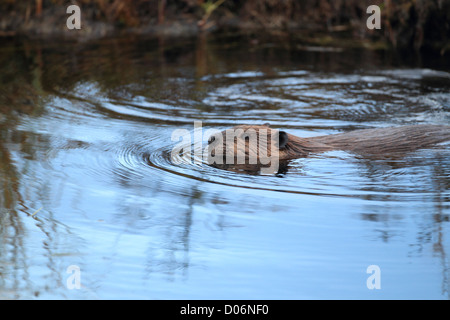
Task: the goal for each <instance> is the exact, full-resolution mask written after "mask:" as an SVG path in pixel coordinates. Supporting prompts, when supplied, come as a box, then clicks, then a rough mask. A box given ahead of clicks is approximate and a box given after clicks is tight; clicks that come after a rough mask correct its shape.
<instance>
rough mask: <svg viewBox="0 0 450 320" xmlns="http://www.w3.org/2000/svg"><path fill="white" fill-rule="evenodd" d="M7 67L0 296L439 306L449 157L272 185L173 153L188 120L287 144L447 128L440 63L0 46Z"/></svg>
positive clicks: (257, 49)
mask: <svg viewBox="0 0 450 320" xmlns="http://www.w3.org/2000/svg"><path fill="white" fill-rule="evenodd" d="M0 68H1V72H0V80H1V83H0V111H1V114H0V137H1V138H0V182H1V185H2V192H1V193H0V219H1V220H0V298H1V299H28V298H32V299H34V298H38V299H45V298H57V299H66V298H69V299H95V298H101V299H116V298H137V299H199V298H206V299H302V298H308V299H340V298H344V299H346V298H352V299H353V298H357V299H379V298H383V299H395V298H401V299H410V298H411V299H416V298H425V299H448V298H449V289H450V282H449V281H450V280H449V276H450V274H449V271H450V270H449V262H450V261H449V257H448V256H447V252H448V249H449V247H450V240H449V231H450V230H449V214H450V157H449V156H450V150H449V148H448V145H447V146H446V145H444V146H440V147H438V148H434V149H429V150H420V151H417V152H414V153H411V154H408V155H406V156H405V157H403V158H386V159H368V158H364V157H362V156H359V155H355V154H351V153H347V152H344V151H333V152H328V153H324V154H318V155H313V156H311V157H309V158H304V159H298V160H295V161H292V162H291V163H290V164H289V167H288V170H287V172H286V173H284V174H281V175H278V176H275V175H249V174H244V173H235V172H229V171H223V170H219V169H215V168H211V167H208V166H205V165H204V164H203V163H202V161H197V160H199V159H196V158H195V157H193V158H192V161H191V162H186V161H185V162H181V163H180V162H178V161H176V160H179V159H176V156H172V155H171V151H172V149H173V147H174V145H175V144H176V143H177V141H178V140H177V141H172V140H171V137H172V133H173V132H174V131H175V130H177V129H185V130H187V132H189V133H191V134H192V136H193V135H194V121H201V122H202V131H201V132H200V134H202V133H203V134H205V133H206V130H207V129H212V128H216V129H225V128H228V127H231V126H234V125H236V124H247V123H253V124H261V123H265V122H270V123H271V125H272V127H276V128H283V129H284V130H286V131H288V132H289V133H293V134H296V135H298V136H315V135H322V134H332V133H337V132H343V131H347V130H351V129H358V128H372V127H386V126H394V125H401V124H402V125H403V124H415V123H436V124H449V123H450V90H449V89H450V73H449V72H448V70H449V65H448V62H447V61H446V59H445V58H444V57H439V56H437V57H434V56H433V57H413V58H411V59H408V60H404V59H400V58H399V57H398V56H396V55H395V54H391V53H388V52H376V51H368V50H367V51H366V50H355V49H330V48H312V47H305V46H299V45H298V44H296V43H293V42H284V41H283V42H279V41H276V40H273V41H260V42H259V43H256V42H255V41H249V39H241V38H239V39H238V38H218V39H204V38H200V39H195V40H168V39H166V40H161V39H160V40H151V39H111V40H102V41H96V42H86V43H79V44H70V43H64V42H53V43H52V42H46V43H44V42H40V43H36V42H29V41H19V40H14V41H11V40H10V41H6V40H2V46H1V49H0ZM195 132H198V131H195ZM205 141H206V138H205ZM195 148H198V146H193V150H195ZM370 265H377V266H378V267H379V269H380V271H381V276H380V278H379V279H380V281H381V282H380V283H381V288H380V289H372V290H370V289H368V287H367V279H368V278H369V276H371V274H369V273H367V268H368V267H369V266H370ZM73 268H75V269H77V268H78V269H77V270H79V271H80V273H79V274H80V276H81V287H80V288H79V289H77V288H74V289H71V288H73V286H72V287H71V285H70V284H75V282H71V280H72V279H73V278H71V277H72V276H73V275H75V274H76V273H73V272H72V270H74V269H73ZM68 280H69V284H68Z"/></svg>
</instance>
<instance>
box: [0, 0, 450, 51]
mask: <svg viewBox="0 0 450 320" xmlns="http://www.w3.org/2000/svg"><path fill="white" fill-rule="evenodd" d="M70 4H77V5H79V6H80V8H81V12H82V30H81V32H78V33H77V34H75V33H73V32H69V31H68V30H67V28H66V26H65V22H66V19H67V17H68V14H67V13H66V8H67V6H68V5H70ZM373 4H376V5H378V6H379V7H380V9H381V29H380V30H376V29H374V30H369V29H368V28H367V26H366V21H367V19H368V17H369V16H370V14H368V13H367V12H366V10H367V7H368V6H369V5H373ZM224 30H233V31H239V32H258V31H262V30H263V31H264V32H271V33H275V32H288V33H291V32H300V31H307V32H310V31H312V32H321V33H324V32H325V33H329V34H337V33H340V34H342V33H345V35H346V36H348V37H351V38H353V39H364V40H376V41H385V42H386V43H389V44H390V45H392V46H394V47H402V48H415V49H420V48H424V47H430V48H434V49H438V50H441V51H442V52H443V53H445V51H446V50H450V46H449V44H448V43H449V42H450V41H449V40H450V0H399V1H394V0H363V1H361V0H245V1H238V0H171V1H169V0H78V1H67V0H30V1H19V0H0V34H1V35H3V36H13V35H17V34H25V35H30V36H57V35H61V36H77V37H79V36H87V37H98V36H104V35H107V34H111V33H117V32H135V33H156V34H195V33H198V32H214V31H224Z"/></svg>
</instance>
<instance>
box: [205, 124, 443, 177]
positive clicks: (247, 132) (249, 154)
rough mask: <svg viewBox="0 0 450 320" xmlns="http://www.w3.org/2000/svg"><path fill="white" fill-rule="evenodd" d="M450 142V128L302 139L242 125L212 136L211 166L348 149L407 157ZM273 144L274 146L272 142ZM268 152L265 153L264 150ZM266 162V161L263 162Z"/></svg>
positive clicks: (403, 128)
mask: <svg viewBox="0 0 450 320" xmlns="http://www.w3.org/2000/svg"><path fill="white" fill-rule="evenodd" d="M449 140H450V126H447V125H432V124H422V125H408V126H399V127H388V128H375V129H359V130H355V131H350V132H345V133H338V134H331V135H325V136H317V137H311V138H301V137H297V136H295V135H292V134H289V133H286V132H285V131H280V130H278V129H272V128H270V126H269V124H263V125H239V126H236V127H233V128H231V129H227V130H224V131H221V132H220V133H218V134H215V135H213V136H211V137H210V138H209V140H208V144H209V145H210V155H211V157H210V164H212V165H213V166H217V167H221V166H222V167H223V166H227V168H229V166H230V165H264V164H268V161H267V159H272V160H273V159H274V157H276V160H277V161H280V162H284V161H289V160H292V159H296V158H301V157H307V156H308V155H309V154H312V153H320V152H325V151H331V150H345V151H349V152H353V153H358V154H363V155H382V156H386V155H393V154H397V155H398V154H405V153H407V152H412V151H415V150H417V149H420V148H427V147H432V146H435V145H437V144H439V143H443V142H446V141H449ZM271 142H273V143H271ZM263 149H264V150H263ZM263 160H264V161H263Z"/></svg>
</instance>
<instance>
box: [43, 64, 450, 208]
mask: <svg viewBox="0 0 450 320" xmlns="http://www.w3.org/2000/svg"><path fill="white" fill-rule="evenodd" d="M411 73H413V72H412V71H410V70H406V71H397V70H393V71H383V72H375V73H368V74H362V75H360V74H358V75H355V74H334V75H331V76H330V74H327V75H324V74H321V73H313V72H310V71H303V70H291V71H289V70H288V71H286V70H283V71H279V72H278V74H277V75H273V74H271V75H270V76H269V75H266V74H264V73H262V72H237V73H232V74H216V75H214V76H207V77H203V78H202V79H200V80H195V81H194V80H190V79H183V80H182V81H181V80H180V79H176V80H177V81H176V82H177V83H182V85H183V86H184V87H185V88H184V90H183V92H188V93H187V95H186V96H179V97H177V99H173V98H172V99H170V100H169V99H166V100H153V99H152V98H151V97H150V96H147V95H143V94H142V84H139V85H136V86H133V85H132V84H130V85H128V86H127V87H126V88H122V89H121V90H119V91H118V92H122V93H121V94H118V93H114V94H109V93H108V92H104V91H103V90H101V89H100V87H98V86H97V85H96V84H95V83H82V84H80V85H79V86H78V87H77V88H76V89H75V90H74V91H73V92H71V93H64V92H57V93H55V97H54V98H53V100H52V101H51V103H49V106H48V108H49V113H48V115H44V116H43V117H42V118H41V121H40V125H36V124H35V128H36V131H37V132H40V133H42V134H45V135H50V136H53V137H54V139H53V140H52V141H53V147H52V148H50V149H49V150H47V151H46V153H47V157H46V159H47V160H46V165H47V166H50V167H53V168H57V167H59V170H60V171H61V172H64V170H65V169H66V167H67V166H71V167H72V168H74V169H76V170H79V171H80V173H81V171H83V172H85V173H86V172H87V173H89V175H90V176H91V177H95V179H97V180H98V181H101V182H103V183H107V184H111V183H112V184H115V183H119V184H126V185H129V186H130V187H139V188H142V187H144V188H149V189H153V188H154V186H155V184H158V185H160V186H161V187H160V188H161V189H162V190H171V191H174V192H185V191H184V189H185V188H189V187H188V186H190V185H192V184H197V183H201V184H215V185H225V186H230V187H236V188H246V189H254V190H266V191H274V192H275V191H276V192H288V193H299V194H308V195H318V196H333V197H335V196H337V197H356V198H361V199H369V198H370V199H372V200H374V199H375V200H383V201H390V200H398V199H402V200H404V199H418V197H417V195H418V194H420V195H422V196H425V197H426V196H431V194H432V193H433V191H432V190H426V189H423V188H422V187H421V185H420V183H418V184H411V183H410V182H409V181H410V180H411V179H412V177H416V178H417V179H418V180H417V181H420V179H425V180H426V179H429V178H430V177H429V176H428V175H427V174H426V172H427V170H429V169H430V168H432V167H433V166H434V165H435V164H436V163H435V160H433V159H435V158H438V157H441V156H440V155H442V154H443V153H445V152H447V151H448V150H447V149H445V148H444V149H443V150H428V151H424V152H425V153H422V154H419V155H418V154H415V155H411V156H409V157H407V158H405V159H395V160H393V159H364V158H361V157H358V156H356V155H353V154H349V153H346V152H336V151H335V152H328V153H324V154H320V155H313V156H311V157H309V158H305V159H298V160H295V161H291V162H290V163H289V165H288V167H287V168H286V170H284V171H283V172H280V173H279V174H274V175H269V176H261V175H258V172H257V171H256V172H243V171H241V172H239V171H237V172H234V171H228V170H221V169H218V168H214V167H212V166H209V165H208V164H207V162H206V161H205V160H204V159H203V157H202V150H203V149H204V148H205V145H204V144H203V145H201V146H198V145H194V144H193V143H191V144H190V145H189V144H188V145H187V147H188V148H187V150H191V152H192V157H191V158H190V159H189V160H188V161H186V160H185V159H184V158H182V157H180V156H179V155H173V154H172V151H173V148H174V146H175V143H174V142H173V141H172V140H171V135H172V133H173V132H174V130H177V129H180V128H183V129H185V130H186V129H187V130H193V123H194V121H202V124H203V126H204V127H203V130H204V131H203V132H205V131H206V130H207V129H219V130H222V129H225V128H228V127H232V126H234V125H236V124H244V123H256V124H260V123H264V122H270V123H271V125H272V126H273V127H279V128H283V129H285V130H289V132H290V133H292V134H295V135H298V136H314V135H322V134H331V133H337V132H341V131H342V130H344V129H345V130H347V129H354V128H360V127H376V126H387V125H396V124H406V123H420V122H422V123H446V122H447V121H448V118H449V114H448V109H449V106H448V101H450V99H449V95H448V93H445V92H443V91H442V92H437V90H436V88H435V89H433V91H432V92H429V93H420V92H419V87H420V86H421V85H423V83H424V82H426V81H427V79H429V78H430V77H432V78H435V77H440V78H442V79H444V80H443V81H444V82H445V81H447V79H448V78H449V76H448V74H447V73H445V72H432V70H424V71H423V72H418V73H414V74H415V77H409V76H408V75H409V74H411ZM169 80H170V79H169ZM169 80H168V81H169ZM198 81H200V84H199V82H198ZM404 81H407V82H408V85H407V86H405V85H404ZM169 82H170V81H169ZM199 85H203V86H207V88H209V89H208V90H203V91H202V93H201V94H199V93H198V92H197V93H196V94H195V95H190V94H189V90H187V89H186V88H188V89H189V88H191V89H192V90H194V89H195V87H196V86H197V87H198V86H199ZM124 91H125V93H123V92H124ZM191 136H193V131H192V132H191ZM203 141H204V142H206V141H207V137H203ZM427 152H428V153H427ZM447 154H448V152H447ZM446 166H447V167H448V162H444V165H443V164H442V162H441V163H440V167H441V168H446ZM249 173H250V174H249ZM349 180H351V181H352V184H349V183H348V181H349ZM183 185H184V187H183Z"/></svg>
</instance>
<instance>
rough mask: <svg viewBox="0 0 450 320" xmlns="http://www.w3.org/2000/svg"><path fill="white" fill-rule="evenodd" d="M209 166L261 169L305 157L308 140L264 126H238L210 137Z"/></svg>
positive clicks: (307, 151)
mask: <svg viewBox="0 0 450 320" xmlns="http://www.w3.org/2000/svg"><path fill="white" fill-rule="evenodd" d="M208 144H209V159H208V160H209V164H213V165H222V164H225V165H236V164H254V165H265V164H269V163H270V162H271V161H274V160H276V161H286V160H290V159H295V158H299V157H302V156H306V155H307V154H308V153H309V150H308V145H309V144H308V140H307V139H301V138H299V137H296V136H294V135H291V134H288V133H286V132H284V131H280V130H278V129H272V128H270V127H269V125H268V124H264V125H240V126H236V127H233V128H231V129H227V130H223V131H221V132H217V133H216V134H214V135H212V136H211V137H210V138H209V140H208Z"/></svg>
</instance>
